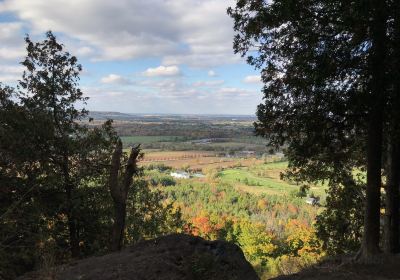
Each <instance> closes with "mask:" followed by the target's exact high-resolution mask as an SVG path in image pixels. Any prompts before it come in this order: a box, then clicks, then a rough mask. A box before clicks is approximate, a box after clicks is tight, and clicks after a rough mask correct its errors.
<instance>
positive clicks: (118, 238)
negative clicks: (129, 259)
mask: <svg viewBox="0 0 400 280" xmlns="http://www.w3.org/2000/svg"><path fill="white" fill-rule="evenodd" d="M139 155H140V148H139V146H136V147H134V148H132V150H131V154H130V156H129V159H128V162H127V164H126V167H125V173H124V178H123V180H122V184H120V179H119V170H120V168H121V157H122V143H121V141H120V140H119V141H118V143H117V146H116V148H115V151H114V153H113V156H112V162H111V170H110V178H109V186H110V193H111V197H112V199H113V201H114V211H115V217H114V224H113V227H112V233H111V234H112V235H111V250H112V251H119V250H121V247H122V244H123V238H124V231H125V218H126V200H127V198H128V192H129V187H130V186H131V185H132V181H133V179H132V178H133V176H134V175H135V174H137V173H138V168H137V160H138V157H139Z"/></svg>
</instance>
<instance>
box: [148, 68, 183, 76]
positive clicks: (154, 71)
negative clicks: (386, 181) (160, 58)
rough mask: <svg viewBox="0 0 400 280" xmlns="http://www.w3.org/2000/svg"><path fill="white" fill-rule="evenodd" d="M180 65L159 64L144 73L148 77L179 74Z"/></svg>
mask: <svg viewBox="0 0 400 280" xmlns="http://www.w3.org/2000/svg"><path fill="white" fill-rule="evenodd" d="M180 73H181V72H180V70H179V67H178V66H176V65H174V66H163V65H161V66H158V67H156V68H148V69H147V70H146V71H144V72H143V74H144V75H145V76H147V77H165V76H169V77H171V76H179V75H180Z"/></svg>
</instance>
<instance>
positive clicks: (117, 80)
mask: <svg viewBox="0 0 400 280" xmlns="http://www.w3.org/2000/svg"><path fill="white" fill-rule="evenodd" d="M100 81H101V82H102V83H103V84H129V80H128V79H126V78H124V77H122V76H120V75H116V74H109V75H107V76H105V77H103V78H101V80H100Z"/></svg>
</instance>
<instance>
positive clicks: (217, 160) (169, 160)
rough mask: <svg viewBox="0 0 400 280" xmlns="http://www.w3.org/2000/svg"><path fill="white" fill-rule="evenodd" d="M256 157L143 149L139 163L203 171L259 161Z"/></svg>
mask: <svg viewBox="0 0 400 280" xmlns="http://www.w3.org/2000/svg"><path fill="white" fill-rule="evenodd" d="M261 162H262V160H260V159H256V158H243V159H239V158H233V157H221V156H218V155H217V154H216V153H213V152H207V151H159V150H149V151H144V158H143V160H142V161H141V162H140V164H141V165H143V166H147V165H151V164H164V165H166V166H170V167H172V168H174V169H189V170H191V171H203V172H205V170H206V169H210V168H211V169H218V168H233V167H237V166H250V165H252V164H254V163H261Z"/></svg>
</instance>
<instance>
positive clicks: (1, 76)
mask: <svg viewBox="0 0 400 280" xmlns="http://www.w3.org/2000/svg"><path fill="white" fill-rule="evenodd" d="M23 71H24V67H22V66H14V65H0V82H3V83H15V82H17V81H18V80H20V79H21V77H22V73H23Z"/></svg>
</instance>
